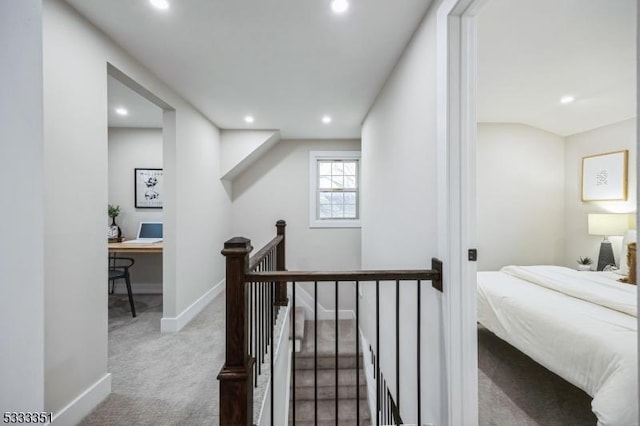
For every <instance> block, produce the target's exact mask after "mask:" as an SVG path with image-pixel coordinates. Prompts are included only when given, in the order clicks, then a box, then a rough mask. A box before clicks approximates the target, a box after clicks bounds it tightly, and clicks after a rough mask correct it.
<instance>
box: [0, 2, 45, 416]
mask: <svg viewBox="0 0 640 426" xmlns="http://www.w3.org/2000/svg"><path fill="white" fill-rule="evenodd" d="M0 57H1V58H2V61H3V64H7V66H3V67H2V70H1V71H0V74H1V75H2V77H1V78H0V93H1V94H2V95H0V141H1V142H0V192H1V193H2V198H1V199H0V211H2V213H1V215H2V220H0V235H2V238H0V300H2V301H3V303H2V309H0V348H1V349H0V353H1V355H0V359H1V361H0V383H2V385H0V412H2V413H5V412H40V411H44V408H45V406H44V248H43V247H44V176H43V155H44V142H43V121H42V114H43V112H42V1H41V0H24V1H19V2H0ZM8 65H10V66H8Z"/></svg>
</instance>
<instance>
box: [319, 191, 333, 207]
mask: <svg viewBox="0 0 640 426" xmlns="http://www.w3.org/2000/svg"><path fill="white" fill-rule="evenodd" d="M319 201H320V204H321V205H322V204H331V193H330V192H321V193H320V199H319Z"/></svg>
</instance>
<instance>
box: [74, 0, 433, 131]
mask: <svg viewBox="0 0 640 426" xmlns="http://www.w3.org/2000/svg"><path fill="white" fill-rule="evenodd" d="M66 1H67V2H68V3H69V4H71V5H72V6H73V7H74V8H75V9H76V10H78V11H79V12H80V13H81V14H82V15H84V16H85V17H87V18H88V19H89V20H90V21H91V22H93V23H94V24H95V25H96V26H97V27H98V28H100V29H101V30H102V31H104V32H105V33H106V34H107V35H108V36H109V37H110V38H111V39H113V40H114V41H115V42H116V43H118V44H119V45H120V46H122V47H123V48H124V49H125V50H127V51H129V52H130V53H131V54H132V55H133V56H135V57H136V58H137V59H138V60H139V61H140V62H141V63H143V64H144V65H146V66H147V67H148V68H149V69H150V70H152V71H153V73H154V74H156V75H157V76H158V77H159V78H160V79H162V80H163V81H164V82H166V83H167V84H168V85H169V86H171V87H173V88H174V89H175V90H176V91H177V92H178V93H180V94H181V95H182V96H183V97H184V98H186V99H187V100H188V101H189V102H190V103H191V104H193V105H194V106H195V107H196V108H197V109H199V110H200V111H201V112H202V113H203V114H204V115H205V116H207V117H208V118H209V119H210V120H211V121H212V122H214V123H215V124H216V125H217V126H218V127H220V128H223V129H243V128H251V129H279V130H280V131H281V134H282V137H283V138H289V139H290V138H359V137H360V126H361V123H362V121H363V119H364V117H365V115H366V113H367V111H368V109H369V107H370V106H371V104H372V102H373V100H374V98H375V96H376V95H377V93H378V91H379V90H380V88H381V87H382V85H383V84H384V81H385V79H386V77H387V76H388V75H389V73H390V71H391V69H392V68H393V66H394V65H395V63H396V62H397V60H398V58H399V57H400V55H401V53H402V51H403V49H404V47H405V45H406V44H407V42H408V40H409V39H410V37H411V35H412V33H413V32H414V30H415V28H416V27H417V26H418V24H419V22H420V21H421V19H422V17H423V16H424V14H425V13H426V10H427V8H428V6H429V4H430V3H431V2H430V1H429V0H402V2H401V7H399V5H400V2H395V1H389V0H350V5H349V9H348V10H347V12H346V13H344V14H342V15H337V14H334V13H333V12H332V10H331V8H330V1H329V0H233V1H231V0H189V1H184V0H182V1H178V0H169V1H170V3H171V6H170V8H169V10H167V11H159V10H156V9H153V8H152V7H150V5H149V1H148V0H66ZM325 114H326V115H330V116H331V118H332V122H331V123H330V124H324V123H322V121H321V119H322V117H323V116H324V115H325ZM247 115H252V116H253V117H255V122H254V123H252V124H250V125H249V124H247V123H245V121H244V117H245V116H247Z"/></svg>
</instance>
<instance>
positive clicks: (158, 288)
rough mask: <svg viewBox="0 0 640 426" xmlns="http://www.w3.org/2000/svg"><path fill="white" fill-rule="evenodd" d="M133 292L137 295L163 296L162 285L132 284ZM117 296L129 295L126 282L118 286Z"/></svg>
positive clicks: (119, 283)
mask: <svg viewBox="0 0 640 426" xmlns="http://www.w3.org/2000/svg"><path fill="white" fill-rule="evenodd" d="M131 291H132V292H133V295H134V296H135V295H136V294H162V283H137V284H136V283H131ZM114 293H115V294H127V287H126V286H125V285H124V281H121V282H118V284H116V291H115V292H114Z"/></svg>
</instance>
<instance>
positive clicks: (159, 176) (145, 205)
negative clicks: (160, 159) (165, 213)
mask: <svg viewBox="0 0 640 426" xmlns="http://www.w3.org/2000/svg"><path fill="white" fill-rule="evenodd" d="M162 172H163V170H162V169H154V168H136V169H134V191H133V193H134V197H135V207H136V208H137V209H161V208H162V203H163V201H164V197H163V188H164V179H163V173H162Z"/></svg>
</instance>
